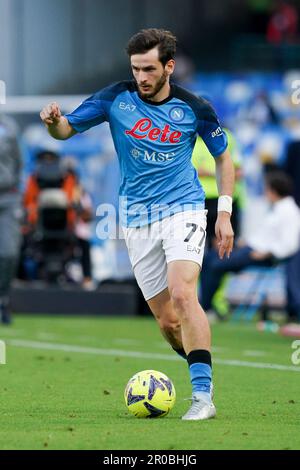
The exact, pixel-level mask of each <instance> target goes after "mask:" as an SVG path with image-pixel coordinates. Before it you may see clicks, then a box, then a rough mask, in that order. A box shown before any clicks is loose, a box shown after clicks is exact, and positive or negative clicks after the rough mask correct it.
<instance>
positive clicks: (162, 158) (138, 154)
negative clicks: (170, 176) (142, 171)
mask: <svg viewBox="0 0 300 470" xmlns="http://www.w3.org/2000/svg"><path fill="white" fill-rule="evenodd" d="M130 153H131V155H132V157H133V158H134V159H135V160H138V159H139V158H141V159H142V160H143V161H145V162H159V163H160V162H171V161H172V160H174V157H175V156H176V153H175V152H168V153H165V152H155V151H153V152H152V151H151V150H150V151H148V150H144V151H143V152H142V151H140V150H138V149H137V148H133V149H132V150H131V151H130Z"/></svg>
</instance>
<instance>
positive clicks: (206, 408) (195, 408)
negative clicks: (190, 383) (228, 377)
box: [182, 386, 216, 421]
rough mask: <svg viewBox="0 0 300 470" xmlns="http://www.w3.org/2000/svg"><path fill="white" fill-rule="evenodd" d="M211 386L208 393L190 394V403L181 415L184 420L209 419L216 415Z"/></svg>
mask: <svg viewBox="0 0 300 470" xmlns="http://www.w3.org/2000/svg"><path fill="white" fill-rule="evenodd" d="M212 398H213V386H211V392H210V393H203V392H194V393H193V395H192V404H191V407H190V409H189V410H188V412H187V413H186V414H185V415H184V416H182V419H183V420H185V421H197V420H203V419H210V418H214V417H215V416H216V408H215V405H214V404H213V402H212Z"/></svg>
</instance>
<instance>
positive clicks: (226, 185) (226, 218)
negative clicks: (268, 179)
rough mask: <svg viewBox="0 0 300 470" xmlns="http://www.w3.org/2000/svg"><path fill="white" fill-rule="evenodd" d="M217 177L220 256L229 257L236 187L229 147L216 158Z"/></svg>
mask: <svg viewBox="0 0 300 470" xmlns="http://www.w3.org/2000/svg"><path fill="white" fill-rule="evenodd" d="M215 161H216V179H217V186H218V191H219V203H218V217H217V221H216V226H215V233H216V237H217V241H218V246H219V257H220V258H221V259H222V258H223V257H224V255H226V256H227V257H228V258H229V256H230V253H231V252H232V249H233V241H234V233H233V229H232V226H231V221H230V217H231V206H232V194H233V187H234V172H235V170H234V164H233V161H232V159H231V156H230V153H229V151H228V149H226V150H225V151H224V152H223V153H222V154H221V155H219V156H218V157H217V158H216V159H215Z"/></svg>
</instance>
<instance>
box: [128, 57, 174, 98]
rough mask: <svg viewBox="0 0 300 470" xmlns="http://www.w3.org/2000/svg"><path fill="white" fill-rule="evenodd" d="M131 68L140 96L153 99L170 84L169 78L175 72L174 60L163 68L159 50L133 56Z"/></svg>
mask: <svg viewBox="0 0 300 470" xmlns="http://www.w3.org/2000/svg"><path fill="white" fill-rule="evenodd" d="M131 68H132V73H133V76H134V79H135V81H136V83H137V86H138V90H139V94H140V95H141V96H142V97H143V98H147V99H151V98H154V97H155V95H157V94H158V93H159V92H160V91H161V90H162V89H163V87H164V86H166V84H167V83H169V76H170V75H171V73H172V72H173V70H174V60H169V62H167V64H166V65H165V66H163V64H162V63H161V62H160V60H159V53H158V49H157V48H154V49H151V50H150V51H148V52H146V53H145V54H134V55H132V56H131Z"/></svg>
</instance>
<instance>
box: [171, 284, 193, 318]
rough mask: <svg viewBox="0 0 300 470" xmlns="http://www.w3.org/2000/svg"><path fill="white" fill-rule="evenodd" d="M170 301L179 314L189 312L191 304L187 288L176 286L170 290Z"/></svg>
mask: <svg viewBox="0 0 300 470" xmlns="http://www.w3.org/2000/svg"><path fill="white" fill-rule="evenodd" d="M171 299H172V303H173V306H174V309H175V310H176V311H179V312H185V311H187V310H189V306H190V303H191V300H192V299H191V293H190V291H189V289H188V286H185V285H182V286H179V287H178V286H176V287H173V289H171Z"/></svg>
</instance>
